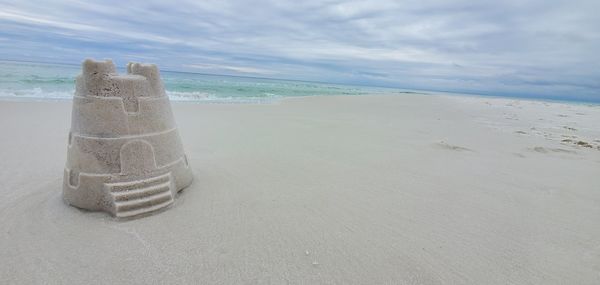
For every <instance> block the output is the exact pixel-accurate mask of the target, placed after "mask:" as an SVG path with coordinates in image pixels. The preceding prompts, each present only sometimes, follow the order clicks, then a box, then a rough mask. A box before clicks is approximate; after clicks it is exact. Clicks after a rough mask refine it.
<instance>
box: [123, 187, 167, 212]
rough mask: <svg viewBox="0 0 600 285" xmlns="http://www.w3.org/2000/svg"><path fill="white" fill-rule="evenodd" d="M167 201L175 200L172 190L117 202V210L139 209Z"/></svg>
mask: <svg viewBox="0 0 600 285" xmlns="http://www.w3.org/2000/svg"><path fill="white" fill-rule="evenodd" d="M167 201H170V202H173V194H171V191H168V192H162V193H159V194H155V195H151V196H148V197H144V198H138V199H135V200H128V201H119V202H115V211H116V212H117V213H119V212H124V211H131V210H138V209H141V208H148V207H152V206H154V205H158V204H161V203H163V202H167Z"/></svg>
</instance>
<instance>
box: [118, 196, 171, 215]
mask: <svg viewBox="0 0 600 285" xmlns="http://www.w3.org/2000/svg"><path fill="white" fill-rule="evenodd" d="M171 204H173V199H171V200H169V201H166V202H163V203H160V204H156V205H153V206H150V207H147V208H140V209H135V210H129V211H124V212H116V213H115V216H116V217H118V218H127V217H133V216H137V215H141V214H146V213H151V212H154V211H157V210H160V209H162V208H165V207H167V206H169V205H171Z"/></svg>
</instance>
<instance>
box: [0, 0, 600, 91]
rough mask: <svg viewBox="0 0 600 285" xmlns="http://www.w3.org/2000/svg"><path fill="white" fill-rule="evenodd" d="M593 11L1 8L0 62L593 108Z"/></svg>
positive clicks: (116, 5)
mask: <svg viewBox="0 0 600 285" xmlns="http://www.w3.org/2000/svg"><path fill="white" fill-rule="evenodd" d="M598 11H600V1H598V0H589V1H587V0H571V1H568V0H566V1H554V0H545V1H542V0H540V1H538V0H531V1H528V0H520V1H513V0H506V1H474V0H471V1H467V0H418V1H413V0H409V1H366V0H363V1H314V0H305V1H263V0H253V1H249V0H246V1H244V0H218V1H213V0H202V1H194V0H189V1H188V0H181V1H180V0H173V1H154V0H146V1H125V0H121V1H113V0H108V1H95V2H92V1H80V0H74V1H52V0H50V1H36V0H32V1H24V0H16V1H12V0H0V59H4V60H28V61H40V62H54V63H68V64H78V63H80V62H81V61H82V60H83V59H84V58H95V59H104V58H111V59H113V60H114V61H115V62H116V63H117V64H118V65H125V64H126V63H127V62H128V61H141V62H152V63H156V64H159V66H160V67H161V69H165V70H172V71H187V72H198V73H208V74H225V75H241V76H253V77H266V78H281V79H297V80H310V81H320V82H331V83H343V84H356V85H374V86H388V87H400V88H406V89H421V90H438V91H452V92H465V93H480V94H490V95H516V96H528V97H550V98H573V99H580V100H593V101H600V16H598Z"/></svg>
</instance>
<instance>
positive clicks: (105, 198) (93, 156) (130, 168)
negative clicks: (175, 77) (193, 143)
mask: <svg viewBox="0 0 600 285" xmlns="http://www.w3.org/2000/svg"><path fill="white" fill-rule="evenodd" d="M82 65H83V71H82V74H81V75H79V76H77V79H76V88H75V95H74V97H73V113H72V117H71V131H70V132H69V143H68V154H67V163H66V167H65V171H64V181H63V196H64V199H65V200H66V201H67V203H69V204H71V205H73V206H76V207H79V208H83V209H88V210H93V211H106V212H109V213H111V214H112V215H114V216H116V217H132V216H138V215H142V214H147V213H151V212H154V211H157V210H160V209H163V208H165V207H168V206H169V205H171V204H172V203H173V201H174V197H175V194H176V193H177V192H178V191H180V190H182V189H183V188H185V187H186V186H188V185H190V184H191V183H192V179H193V176H192V172H191V170H190V167H189V165H188V161H187V157H186V156H185V153H184V151H183V147H182V144H181V140H180V138H179V133H178V131H177V126H176V124H175V120H174V118H173V114H172V112H171V105H170V103H169V98H168V97H167V96H166V94H165V90H164V87H163V84H162V81H161V79H160V74H159V71H158V68H157V67H156V65H153V64H140V63H129V64H128V65H127V74H126V75H119V74H118V73H117V71H116V68H115V65H114V64H113V63H112V61H110V60H106V61H93V60H89V59H88V60H85V61H84V62H83V64H82Z"/></svg>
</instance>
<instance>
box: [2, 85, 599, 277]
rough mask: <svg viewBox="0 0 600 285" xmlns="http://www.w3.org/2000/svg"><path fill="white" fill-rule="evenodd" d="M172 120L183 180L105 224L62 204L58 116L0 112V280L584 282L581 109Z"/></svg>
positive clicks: (584, 122)
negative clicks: (129, 216)
mask: <svg viewBox="0 0 600 285" xmlns="http://www.w3.org/2000/svg"><path fill="white" fill-rule="evenodd" d="M173 109H174V112H175V117H176V120H177V122H178V125H179V128H180V132H181V136H182V139H183V142H184V147H185V150H186V152H187V154H188V157H189V160H190V164H191V165H192V167H193V170H194V173H195V177H196V179H195V181H194V183H193V184H192V185H191V186H190V187H189V188H187V189H186V190H184V191H183V192H182V193H180V194H179V196H178V198H177V199H176V202H175V203H174V205H173V206H172V207H171V208H170V209H168V210H166V211H163V212H161V213H158V214H156V215H153V216H150V217H145V218H142V219H137V220H131V221H119V220H116V219H115V218H112V217H110V216H109V215H107V214H105V213H92V212H85V211H82V210H78V209H76V208H73V207H70V206H67V205H66V204H65V203H64V202H63V201H62V198H61V185H62V184H61V183H62V177H63V176H62V175H63V172H62V171H63V167H64V163H65V159H66V145H67V134H68V130H69V125H68V124H69V116H70V111H71V103H70V102H7V101H5V102H1V103H0V134H1V136H2V139H1V140H0V149H1V150H0V154H1V157H0V198H1V199H0V228H1V231H0V264H1V266H0V283H1V284H13V283H14V284H17V283H18V284H31V283H34V284H40V283H44V284H111V283H130V284H161V283H162V284H166V283H170V284H173V283H188V284H191V283H193V284H270V283H272V284H285V283H290V284H382V283H388V284H598V283H599V282H600V149H598V146H599V145H600V141H598V140H600V128H599V127H598V126H599V125H598V122H600V107H598V106H587V105H576V104H562V103H547V102H540V101H537V102H536V101H523V100H510V99H494V98H478V97H444V96H424V95H402V96H357V97H310V98H299V99H287V100H283V101H280V102H279V103H275V104H271V105H236V104H191V103H175V104H174V106H173ZM580 142H585V143H586V144H589V146H588V145H586V144H583V143H580Z"/></svg>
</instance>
